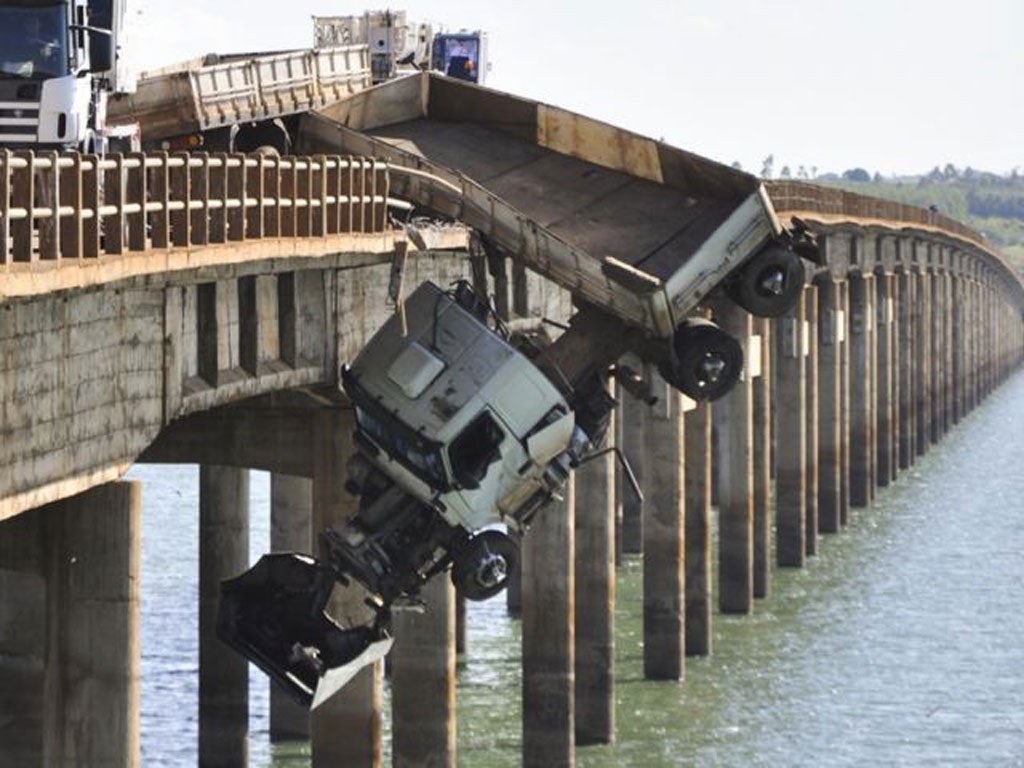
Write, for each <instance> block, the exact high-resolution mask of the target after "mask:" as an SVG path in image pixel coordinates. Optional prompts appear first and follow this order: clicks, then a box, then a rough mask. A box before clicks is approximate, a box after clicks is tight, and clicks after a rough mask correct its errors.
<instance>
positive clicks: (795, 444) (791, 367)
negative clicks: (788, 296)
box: [775, 299, 807, 567]
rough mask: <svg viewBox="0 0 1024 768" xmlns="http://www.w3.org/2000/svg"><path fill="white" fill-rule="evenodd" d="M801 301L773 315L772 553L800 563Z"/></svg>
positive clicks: (803, 546)
mask: <svg viewBox="0 0 1024 768" xmlns="http://www.w3.org/2000/svg"><path fill="white" fill-rule="evenodd" d="M806 319H807V305H806V302H804V301H803V300H802V299H801V301H798V302H797V303H796V305H795V306H794V307H793V308H792V309H791V310H790V311H789V312H788V313H786V315H785V316H784V317H782V318H781V319H780V320H779V334H778V341H777V348H776V353H777V354H776V377H777V382H778V388H777V391H776V395H777V397H776V399H775V408H776V429H777V435H778V441H777V445H776V451H775V467H776V474H775V483H776V489H775V505H776V516H777V526H778V532H777V557H778V563H779V565H781V566H793V567H801V566H803V564H804V560H805V558H806V556H807V520H806V514H807V486H806V482H807V474H806V472H807V463H806V461H807V459H806V457H807V376H806V373H807V361H806V359H805V357H804V355H805V351H806V347H805V334H806V325H805V323H806Z"/></svg>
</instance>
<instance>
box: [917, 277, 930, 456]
mask: <svg viewBox="0 0 1024 768" xmlns="http://www.w3.org/2000/svg"><path fill="white" fill-rule="evenodd" d="M916 278H917V302H916V312H915V317H914V320H915V323H914V325H915V330H916V339H915V341H914V350H915V357H916V359H915V360H914V368H915V369H916V376H915V385H914V389H915V391H916V394H917V414H916V419H917V455H918V456H923V455H924V454H925V453H927V452H928V446H929V444H930V442H931V430H932V427H931V411H932V406H931V402H932V400H931V398H932V389H931V386H932V385H931V382H932V376H931V357H932V342H931V321H932V309H931V306H932V302H931V296H932V279H931V275H930V274H929V273H928V272H926V271H923V270H922V271H920V272H918V273H917V275H916Z"/></svg>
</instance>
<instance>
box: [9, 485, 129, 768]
mask: <svg viewBox="0 0 1024 768" xmlns="http://www.w3.org/2000/svg"><path fill="white" fill-rule="evenodd" d="M141 522H142V487H141V485H140V484H139V483H134V482H115V483H108V484H106V485H102V486H98V487H96V488H93V489H91V490H89V491H86V492H85V493H82V494H79V495H78V496H74V497H71V498H69V499H65V500H63V501H60V502H57V503H55V504H51V505H48V506H46V507H42V508H40V509H36V510H33V511H31V512H27V513H25V514H24V515H22V516H21V517H19V518H18V519H15V520H12V521H9V522H6V523H4V524H2V525H0V600H2V603H0V605H3V609H4V610H3V612H2V613H0V764H3V765H11V766H19V767H20V766H26V767H29V766H46V767H47V768H50V766H69V767H70V766H79V765H83V766H85V765H88V766H93V765H96V766H106V765H118V766H138V765H139V764H140V762H141V754H140V748H139V693H140V682H139V667H140V660H141V653H140V640H139V631H140V612H139V609H140V571H141V560H142V558H141V544H142V525H141Z"/></svg>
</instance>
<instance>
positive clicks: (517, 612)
mask: <svg viewBox="0 0 1024 768" xmlns="http://www.w3.org/2000/svg"><path fill="white" fill-rule="evenodd" d="M509 536H510V537H511V538H512V540H513V541H514V542H516V544H518V545H519V546H520V548H521V547H522V544H523V540H522V537H521V536H520V535H519V534H518V533H513V532H511V531H510V532H509ZM505 606H506V607H507V609H508V615H509V616H512V617H513V618H519V617H520V616H522V615H523V564H522V562H521V561H520V562H518V563H516V565H515V567H514V568H513V569H512V573H511V574H509V577H508V587H507V588H506V589H505Z"/></svg>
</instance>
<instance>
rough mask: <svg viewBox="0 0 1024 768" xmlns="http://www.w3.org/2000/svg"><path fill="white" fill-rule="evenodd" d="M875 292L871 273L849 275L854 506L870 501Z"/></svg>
mask: <svg viewBox="0 0 1024 768" xmlns="http://www.w3.org/2000/svg"><path fill="white" fill-rule="evenodd" d="M873 294H874V277H873V276H872V275H862V274H851V275H850V342H851V343H850V353H851V354H850V370H851V376H850V503H851V504H852V505H853V506H854V507H866V506H867V505H868V504H870V503H871V486H872V480H871V452H872V445H873V443H874V439H875V438H874V434H873V430H872V427H873V424H874V415H873V409H872V405H873V403H872V378H871V368H872V366H871V358H872V357H873V349H872V345H871V339H872V327H873V325H874V323H873V320H874V317H873V302H872V297H873Z"/></svg>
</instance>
